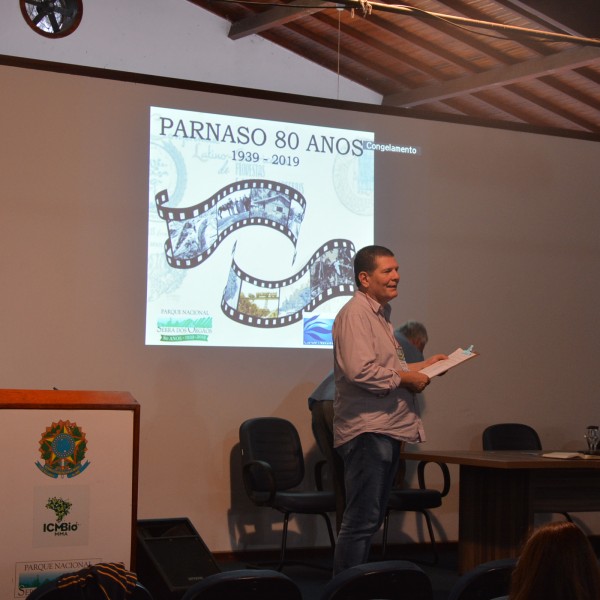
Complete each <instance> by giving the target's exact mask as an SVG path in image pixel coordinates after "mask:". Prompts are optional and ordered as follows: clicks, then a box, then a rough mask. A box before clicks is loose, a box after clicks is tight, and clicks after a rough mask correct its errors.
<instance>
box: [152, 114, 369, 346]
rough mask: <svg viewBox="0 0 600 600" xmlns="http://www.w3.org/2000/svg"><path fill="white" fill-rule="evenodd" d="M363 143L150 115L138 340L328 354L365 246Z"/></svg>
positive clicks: (266, 124)
mask: <svg viewBox="0 0 600 600" xmlns="http://www.w3.org/2000/svg"><path fill="white" fill-rule="evenodd" d="M373 141H374V134H373V132H367V131H354V130H347V129H336V128H330V127H321V126H314V125H306V124H299V123H293V122H281V121H270V120H260V119H251V118H246V117H240V116H234V115H219V114H207V113H200V112H190V111H183V110H176V109H170V108H159V107H152V108H151V114H150V151H149V154H150V156H149V160H150V163H149V221H148V232H149V234H148V274H147V276H148V287H147V310H146V343H147V344H149V345H169V344H170V345H190V346H240V347H241V346H243V347H276V348H303V347H314V348H319V347H320V348H323V347H330V346H331V343H332V342H331V326H332V324H333V319H334V318H335V315H336V314H337V312H338V311H339V309H340V308H341V307H342V306H343V305H344V304H345V303H346V302H347V301H348V299H349V298H350V296H351V295H352V294H353V293H354V278H353V269H352V262H353V259H354V254H355V253H356V250H357V249H359V248H361V247H362V246H365V245H367V244H372V243H373V230H374V222H373V202H374V158H373V152H374V150H373V149H372V146H373Z"/></svg>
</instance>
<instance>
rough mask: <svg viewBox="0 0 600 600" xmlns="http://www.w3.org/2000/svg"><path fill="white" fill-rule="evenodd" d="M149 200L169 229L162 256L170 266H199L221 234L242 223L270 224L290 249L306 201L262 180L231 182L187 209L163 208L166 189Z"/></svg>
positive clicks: (296, 193) (288, 189) (282, 186)
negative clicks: (282, 236)
mask: <svg viewBox="0 0 600 600" xmlns="http://www.w3.org/2000/svg"><path fill="white" fill-rule="evenodd" d="M154 199H155V202H156V210H157V212H158V215H159V217H160V218H161V219H163V220H164V221H166V223H167V229H168V231H169V237H168V239H167V240H166V241H165V256H166V258H167V262H168V263H169V265H170V266H171V267H173V268H175V269H192V268H194V267H197V266H198V265H200V264H202V263H203V262H204V261H206V260H207V259H208V258H209V257H210V256H211V255H212V254H213V252H214V251H215V250H216V249H217V247H218V246H219V244H220V243H221V242H222V241H223V240H224V239H225V238H226V237H227V236H229V235H230V234H231V233H233V232H234V231H237V230H238V229H240V228H242V227H250V226H263V227H270V228H272V229H275V230H277V231H279V232H281V233H282V234H283V235H286V236H287V237H288V238H289V240H290V241H291V242H292V244H293V245H294V247H296V244H297V242H298V235H299V233H300V227H301V225H302V221H303V220H304V213H305V211H306V199H305V198H304V196H303V195H302V194H301V193H300V192H299V191H298V190H296V189H294V188H292V187H291V186H288V185H285V184H283V183H280V182H278V181H271V180H268V179H244V180H242V181H238V182H235V183H231V184H229V185H226V186H225V187H223V188H221V189H220V190H219V191H218V192H216V193H215V194H213V195H212V196H211V197H210V198H208V199H207V200H204V201H202V202H200V203H199V204H196V205H194V206H190V207H187V208H181V209H179V208H173V207H171V208H170V207H168V206H167V204H168V202H169V194H168V192H167V190H163V191H161V192H158V193H157V194H156V195H155V197H154Z"/></svg>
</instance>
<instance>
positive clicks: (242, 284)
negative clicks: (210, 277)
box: [221, 239, 356, 337]
mask: <svg viewBox="0 0 600 600" xmlns="http://www.w3.org/2000/svg"><path fill="white" fill-rule="evenodd" d="M355 253H356V250H355V248H354V244H353V243H352V242H351V241H350V240H344V239H334V240H330V241H329V242H327V243H325V244H323V245H322V246H321V247H320V248H319V249H318V250H317V251H316V252H315V253H314V254H313V255H312V256H311V258H310V260H309V261H308V262H307V263H306V264H305V265H304V266H303V267H302V268H301V269H300V270H299V271H298V272H297V273H295V274H294V275H292V276H290V277H288V278H286V279H280V280H277V281H267V280H264V279H257V278H256V277H253V276H252V275H250V274H249V273H246V272H245V271H244V270H243V269H241V268H240V267H239V265H238V264H237V263H236V261H235V247H234V249H233V253H232V255H233V258H232V261H231V267H230V270H229V277H228V280H227V286H226V288H225V290H224V292H223V298H222V300H221V310H222V311H223V313H224V314H225V315H226V316H228V317H229V318H230V319H232V320H234V321H236V322H238V323H242V324H244V325H248V326H251V327H261V328H268V329H272V328H274V327H285V326H287V325H292V324H294V323H297V322H299V321H301V320H302V318H303V314H304V312H305V311H306V312H311V311H313V310H314V309H315V308H317V306H319V305H321V304H323V303H324V302H327V301H328V300H332V299H333V298H337V297H339V296H350V295H352V294H353V293H354V269H353V261H354V254H355ZM310 327H311V328H312V329H313V331H312V332H311V331H308V332H306V333H308V334H309V335H311V334H312V335H313V336H314V337H319V331H318V328H319V327H320V324H319V322H318V320H316V321H314V322H313V323H311V324H310ZM326 329H327V331H329V332H330V329H328V328H326ZM324 333H325V331H324Z"/></svg>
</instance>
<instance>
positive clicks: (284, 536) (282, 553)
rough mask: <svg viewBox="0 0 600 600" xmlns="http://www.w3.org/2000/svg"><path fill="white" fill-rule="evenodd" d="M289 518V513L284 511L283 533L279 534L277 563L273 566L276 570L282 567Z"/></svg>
mask: <svg viewBox="0 0 600 600" xmlns="http://www.w3.org/2000/svg"><path fill="white" fill-rule="evenodd" d="M289 520H290V513H287V512H286V513H284V515H283V533H282V534H281V552H280V553H279V564H278V565H277V567H276V568H275V570H276V571H281V569H283V563H284V561H285V548H286V544H287V534H288V523H289Z"/></svg>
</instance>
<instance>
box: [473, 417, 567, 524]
mask: <svg viewBox="0 0 600 600" xmlns="http://www.w3.org/2000/svg"><path fill="white" fill-rule="evenodd" d="M481 441H482V444H483V449H484V450H488V451H502V450H522V451H524V452H526V451H527V450H531V451H532V452H541V450H542V442H541V440H540V436H539V435H538V433H537V431H536V430H535V429H534V428H533V427H531V426H529V425H525V424H524V423H496V424H495V425H490V426H489V427H486V428H485V429H484V430H483V434H482V435H481ZM551 512H558V513H559V514H561V515H563V516H564V517H565V519H567V521H570V522H571V523H572V522H573V519H571V516H570V515H569V513H566V512H563V511H551Z"/></svg>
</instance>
